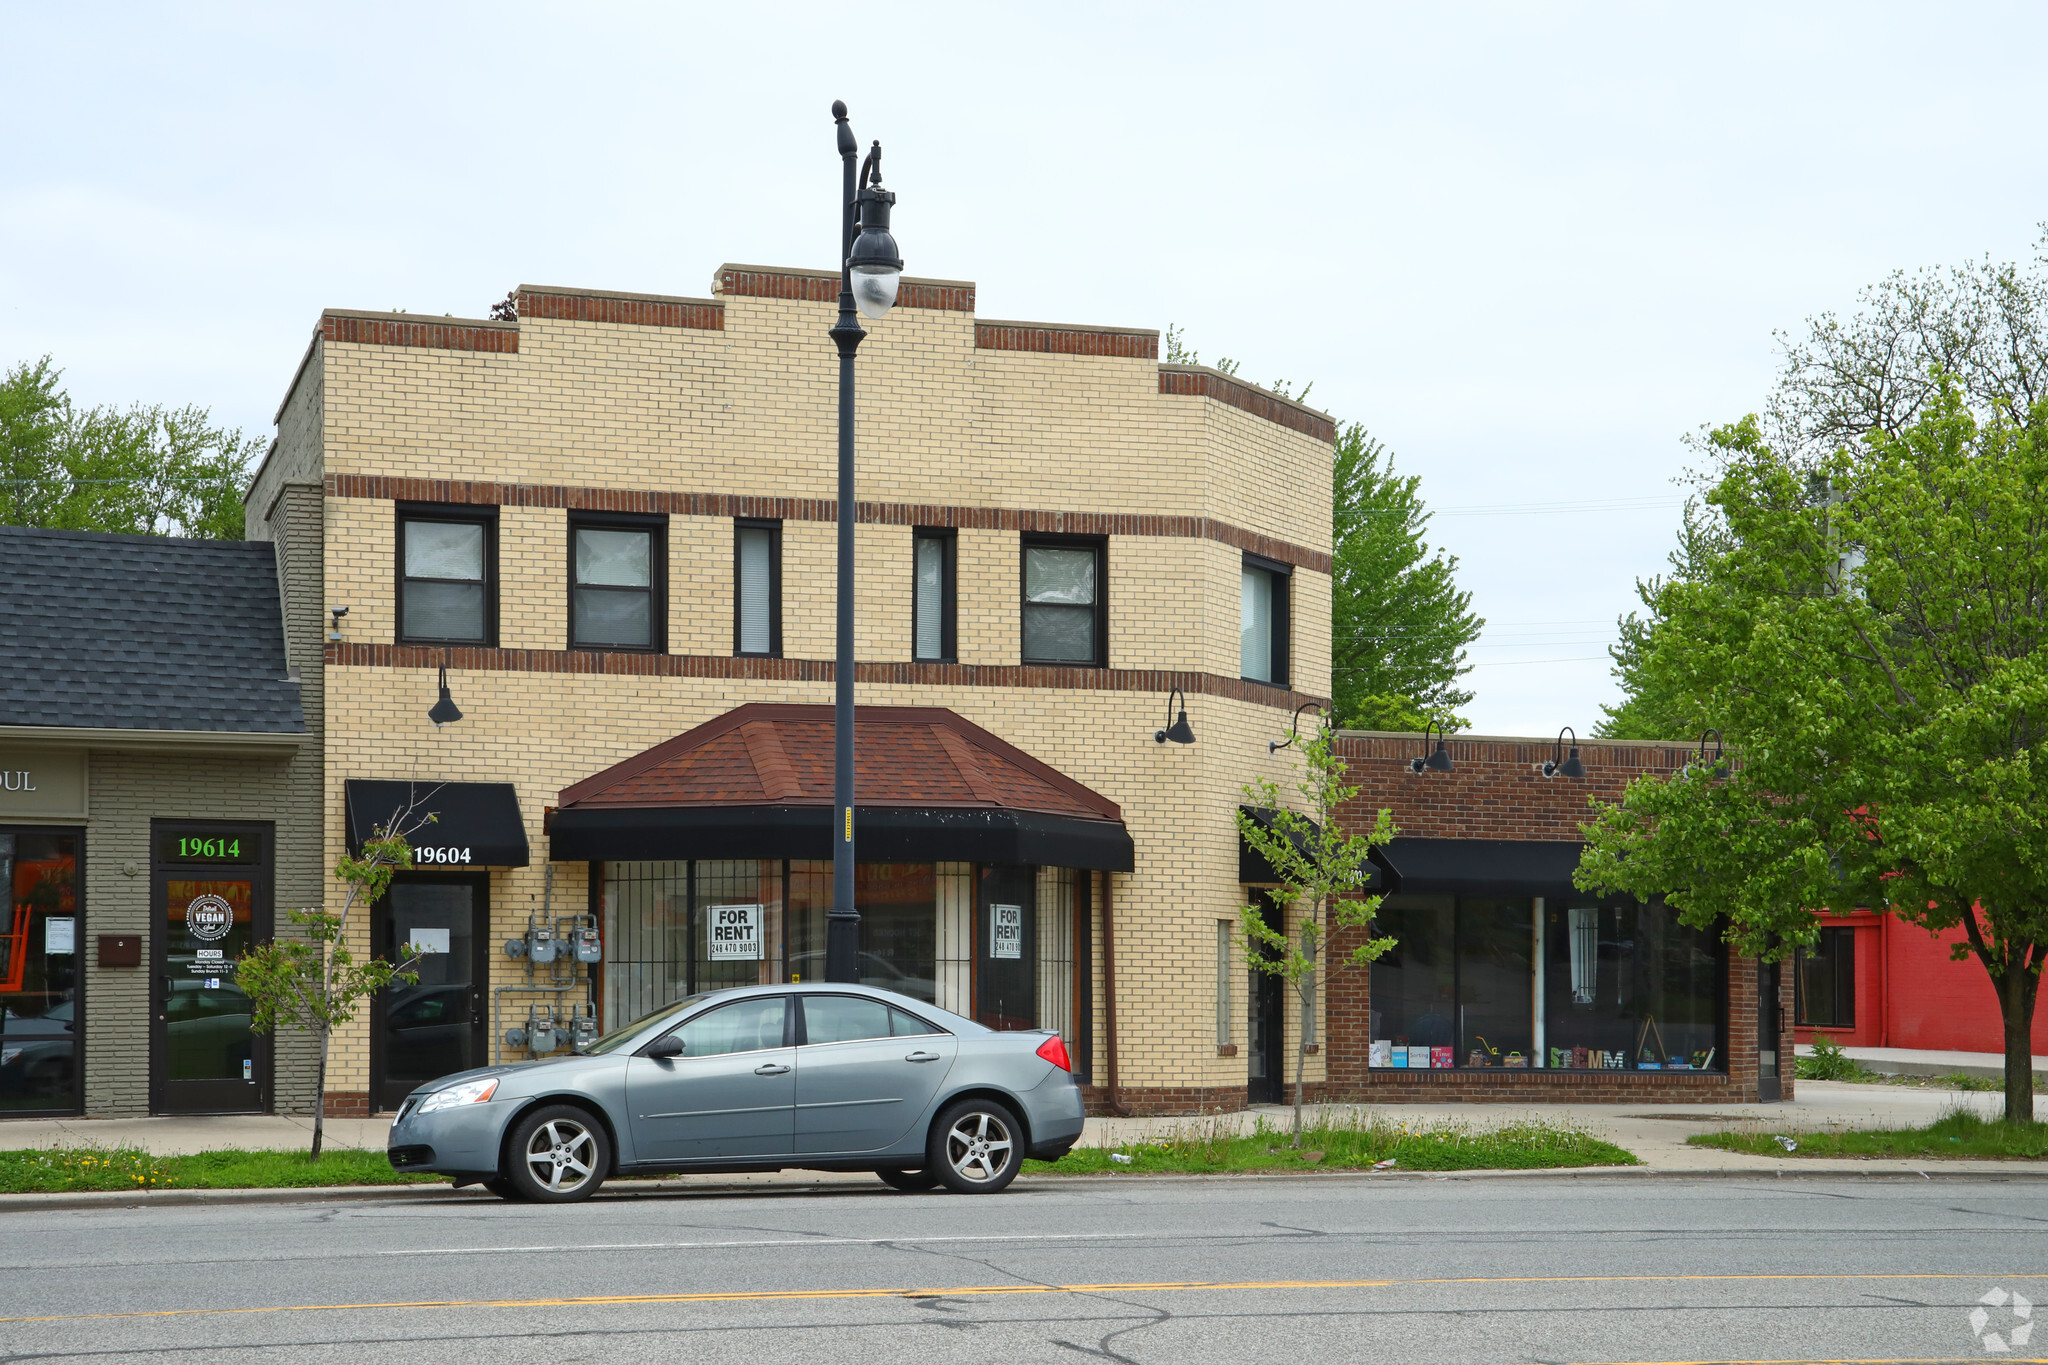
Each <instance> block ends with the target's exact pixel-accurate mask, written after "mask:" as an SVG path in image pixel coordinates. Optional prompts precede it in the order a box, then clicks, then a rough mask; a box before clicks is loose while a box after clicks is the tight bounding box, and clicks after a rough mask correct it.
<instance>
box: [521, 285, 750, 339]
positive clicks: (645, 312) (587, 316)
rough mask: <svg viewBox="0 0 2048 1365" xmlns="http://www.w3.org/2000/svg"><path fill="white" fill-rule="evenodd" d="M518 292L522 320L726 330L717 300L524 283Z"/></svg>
mask: <svg viewBox="0 0 2048 1365" xmlns="http://www.w3.org/2000/svg"><path fill="white" fill-rule="evenodd" d="M517 293H518V306H519V316H520V317H522V318H557V319H561V320H563V321H566V322H610V323H617V324H620V325H623V326H629V327H693V328H697V329H698V330H701V331H709V332H719V331H723V330H724V329H725V305H724V304H722V303H720V302H719V301H718V300H716V299H690V298H680V297H676V296H672V295H667V294H621V293H614V292H612V291H611V290H606V289H566V288H562V287H559V286H554V285H540V284H522V285H520V286H519V289H518V291H517Z"/></svg>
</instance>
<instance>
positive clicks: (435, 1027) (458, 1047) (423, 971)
mask: <svg viewBox="0 0 2048 1365" xmlns="http://www.w3.org/2000/svg"><path fill="white" fill-rule="evenodd" d="M490 923H491V916H490V878H489V877H488V876H473V877H464V876H438V875H433V874H425V875H421V876H417V877H414V876H403V875H402V876H400V877H398V878H396V879H394V880H393V881H392V883H391V889H390V891H389V892H387V893H386V895H385V897H384V899H383V900H382V901H379V902H378V903H377V906H376V909H375V910H374V912H373V913H372V915H371V942H372V944H373V945H374V946H375V950H376V953H377V956H379V957H381V958H383V959H384V960H385V961H386V962H391V963H398V962H403V961H404V960H405V959H406V958H407V957H408V956H409V955H410V954H411V953H413V952H415V951H417V952H418V953H419V955H420V958H419V963H418V965H416V966H415V967H414V968H413V970H414V971H415V972H417V973H418V974H419V980H418V981H417V982H415V983H413V984H411V985H406V984H404V983H400V984H398V985H395V986H393V987H392V988H391V989H390V990H388V991H385V992H383V993H382V995H381V996H380V997H379V998H378V1000H377V1003H376V1006H375V1009H374V1010H373V1012H372V1019H371V1024H370V1028H371V1038H372V1044H371V1049H370V1075H371V1094H372V1097H373V1099H374V1101H375V1104H376V1107H377V1108H378V1110H380V1111H382V1112H386V1113H388V1112H390V1111H391V1110H394V1109H396V1108H398V1106H399V1105H400V1104H401V1103H402V1102H403V1101H404V1100H405V1097H406V1096H407V1095H410V1094H411V1093H412V1092H413V1091H414V1090H416V1089H418V1088H419V1087H420V1086H422V1085H424V1084H425V1083H426V1082H428V1081H431V1080H436V1079H438V1078H439V1077H442V1076H447V1075H450V1074H452V1073H454V1072H457V1071H467V1070H469V1069H470V1068H471V1067H477V1066H484V1065H486V1064H488V1063H489V1061H490V1053H489V1051H488V1040H487V1039H486V1037H485V1034H486V1032H487V1023H488V1021H489V1018H490V1012H489V1010H488V1008H487V1007H486V1004H485V995H484V991H485V986H486V982H487V977H488V973H489V960H490V959H489V949H490V942H489V937H490Z"/></svg>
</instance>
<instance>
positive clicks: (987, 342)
mask: <svg viewBox="0 0 2048 1365" xmlns="http://www.w3.org/2000/svg"><path fill="white" fill-rule="evenodd" d="M974 345H975V347H976V348H977V349H978V350H983V351H1045V352H1049V353H1051V354H1053V355H1107V356H1120V357H1122V358H1124V359H1128V360H1157V359H1159V333H1157V332H1148V331H1139V330H1135V329H1134V330H1131V331H1116V330H1113V329H1111V328H1106V327H1059V326H1048V325H1045V324H1043V323H1036V322H977V323H975V324H974ZM1160 391H1161V392H1162V393H1163V392H1165V390H1164V389H1161V390H1160Z"/></svg>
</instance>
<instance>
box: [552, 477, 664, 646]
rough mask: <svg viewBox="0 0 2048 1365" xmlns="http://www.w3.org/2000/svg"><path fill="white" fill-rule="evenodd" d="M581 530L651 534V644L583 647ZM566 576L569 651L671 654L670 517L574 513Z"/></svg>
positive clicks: (649, 588)
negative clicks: (579, 580)
mask: <svg viewBox="0 0 2048 1365" xmlns="http://www.w3.org/2000/svg"><path fill="white" fill-rule="evenodd" d="M578 531H645V532H646V533H647V535H648V539H649V542H650V543H649V545H648V547H647V548H648V556H647V580H648V586H647V588H646V589H645V591H646V593H647V602H648V627H649V629H648V643H646V644H644V645H612V644H584V643H583V642H582V641H581V640H579V639H578V638H577V636H576V589H577V587H578V586H579V585H578V584H577V582H576V533H577V532H578ZM566 553H567V556H568V563H567V567H566V568H565V570H564V573H565V574H566V575H567V578H568V597H569V648H570V649H572V650H575V651H577V652H579V653H584V654H666V653H668V518H667V517H666V516H663V515H660V514H658V513H653V514H649V513H638V512H571V513H570V514H569V535H568V544H567V546H566ZM598 591H602V592H635V591H640V590H639V589H634V588H600V589H598Z"/></svg>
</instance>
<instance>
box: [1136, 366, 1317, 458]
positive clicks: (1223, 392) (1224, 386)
mask: <svg viewBox="0 0 2048 1365" xmlns="http://www.w3.org/2000/svg"><path fill="white" fill-rule="evenodd" d="M1159 391H1160V392H1161V393H1177V394H1187V395H1190V396H1199V397H1203V398H1213V399H1215V400H1216V401H1217V402H1219V403H1228V404H1229V405H1230V406H1231V407H1233V408H1237V409H1239V410H1241V411H1244V412H1248V413H1250V414H1251V415H1252V416H1254V417H1263V418H1265V419H1266V420H1267V421H1269V422H1278V423H1279V424H1280V425H1281V426H1283V427H1286V428H1288V429H1289V430H1291V431H1299V432H1301V433H1302V434H1304V435H1307V436H1313V437H1315V438H1316V439H1317V440H1318V441H1328V442H1330V443H1331V444H1332V445H1335V444H1336V441H1337V424H1336V423H1335V422H1333V421H1331V420H1330V419H1329V418H1328V417H1325V416H1324V415H1323V414H1322V413H1319V412H1317V411H1316V410H1315V409H1313V408H1305V407H1303V406H1301V404H1299V403H1290V402H1289V401H1288V400H1286V399H1285V398H1281V397H1280V396H1278V395H1277V394H1271V393H1267V392H1266V391H1265V390H1264V389H1261V388H1257V387H1255V386H1253V385H1251V384H1246V383H1244V382H1243V381H1241V380H1237V379H1233V378H1231V377H1230V376H1229V375H1227V374H1224V373H1223V372H1222V371H1220V370H1211V369H1208V368H1206V367H1203V366H1166V365H1161V366H1160V367H1159Z"/></svg>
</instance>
